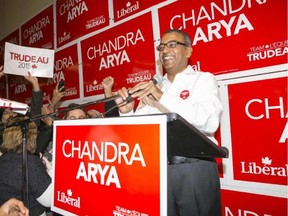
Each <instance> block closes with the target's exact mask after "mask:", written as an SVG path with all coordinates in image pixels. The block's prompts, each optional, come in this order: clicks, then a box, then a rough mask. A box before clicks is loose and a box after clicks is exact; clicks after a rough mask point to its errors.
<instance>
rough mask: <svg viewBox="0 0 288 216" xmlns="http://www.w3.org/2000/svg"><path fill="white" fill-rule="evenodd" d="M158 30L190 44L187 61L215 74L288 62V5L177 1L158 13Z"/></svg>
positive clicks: (264, 0)
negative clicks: (182, 35) (183, 36)
mask: <svg viewBox="0 0 288 216" xmlns="http://www.w3.org/2000/svg"><path fill="white" fill-rule="evenodd" d="M159 23H160V31H161V33H163V32H164V31H166V30H168V29H171V28H177V29H182V30H184V31H186V32H187V33H188V34H189V35H190V37H191V40H192V46H193V49H194V51H193V54H192V57H191V62H193V63H192V64H194V62H200V64H201V69H202V70H203V71H210V72H212V73H214V74H222V73H229V72H233V71H241V70H248V69H254V68H260V67H266V66H271V65H278V64H284V63H287V53H288V47H287V1H286V0H279V1H267V0H257V1H242V0H236V1H223V0H216V1H208V0H204V1H203V0H196V1H195V0H193V1H192V0H181V1H176V2H175V3H172V4H170V5H168V6H166V7H163V8H160V9H159Z"/></svg>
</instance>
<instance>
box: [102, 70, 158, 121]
mask: <svg viewBox="0 0 288 216" xmlns="http://www.w3.org/2000/svg"><path fill="white" fill-rule="evenodd" d="M150 81H151V82H153V83H154V84H155V85H156V84H161V83H162V82H163V76H162V75H160V74H155V75H154V76H153V79H152V80H150ZM139 91H141V90H139ZM136 92H138V91H136ZM134 93H135V92H134ZM131 95H132V94H129V96H128V97H127V98H126V100H125V101H123V102H121V103H120V104H116V105H115V106H113V107H111V108H110V109H109V110H107V111H106V112H104V113H101V115H102V116H104V115H105V114H107V113H109V112H110V111H112V110H114V109H115V108H118V107H119V106H121V105H124V104H128V103H130V102H132V101H133V100H134V98H133V97H132V96H131ZM119 97H120V96H119V95H115V96H112V97H109V98H106V99H107V100H106V101H111V100H114V99H117V98H119ZM106 101H105V102H106Z"/></svg>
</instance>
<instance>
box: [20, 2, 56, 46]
mask: <svg viewBox="0 0 288 216" xmlns="http://www.w3.org/2000/svg"><path fill="white" fill-rule="evenodd" d="M53 26H54V20H53V5H51V6H49V7H47V8H46V9H45V10H43V11H42V12H40V13H39V14H37V15H36V16H34V17H33V18H32V19H31V20H29V21H28V22H26V23H25V24H23V25H22V26H21V45H22V46H28V47H38V48H45V49H54V27H53Z"/></svg>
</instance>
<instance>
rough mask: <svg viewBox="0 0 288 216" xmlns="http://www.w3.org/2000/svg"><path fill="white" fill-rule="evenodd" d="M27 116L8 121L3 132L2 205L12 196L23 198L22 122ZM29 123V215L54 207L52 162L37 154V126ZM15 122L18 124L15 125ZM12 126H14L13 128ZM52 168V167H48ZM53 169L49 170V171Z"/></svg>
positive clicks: (0, 147)
mask: <svg viewBox="0 0 288 216" xmlns="http://www.w3.org/2000/svg"><path fill="white" fill-rule="evenodd" d="M27 119H28V118H27V117H26V116H25V117H15V118H12V119H9V120H8V124H7V125H9V126H8V127H7V128H6V129H5V130H4V132H3V143H2V145H1V146H0V151H1V152H2V156H1V157H0V191H1V193H0V205H2V204H3V203H5V202H6V201H7V200H9V199H11V198H16V199H19V200H21V198H22V194H23V191H22V186H23V185H22V168H23V167H22V162H23V157H22V154H23V144H22V143H23V131H22V126H21V125H22V123H24V122H25V121H26V120H27ZM25 124H26V128H27V129H26V133H27V135H26V142H25V143H26V149H27V172H28V179H27V181H28V203H27V207H28V208H29V212H30V215H32V216H33V215H37V216H39V215H45V214H46V212H45V211H46V208H47V207H51V203H52V185H51V177H50V175H49V174H51V171H52V170H51V164H49V162H48V161H47V160H46V159H45V164H46V166H45V165H44V163H43V161H42V160H41V159H40V158H39V157H37V156H36V155H34V153H35V151H36V147H37V144H36V138H37V133H38V132H37V126H36V124H35V123H34V122H29V121H27V122H25ZM12 125H16V126H12ZM10 126H11V127H10ZM48 168H49V170H48ZM48 172H50V173H48Z"/></svg>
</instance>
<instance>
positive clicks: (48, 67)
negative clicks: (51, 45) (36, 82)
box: [4, 42, 54, 78]
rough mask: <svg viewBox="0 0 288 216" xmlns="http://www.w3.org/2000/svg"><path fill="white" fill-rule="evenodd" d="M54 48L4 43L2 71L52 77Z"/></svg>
mask: <svg viewBox="0 0 288 216" xmlns="http://www.w3.org/2000/svg"><path fill="white" fill-rule="evenodd" d="M53 67H54V50H49V49H41V48H31V47H25V46H19V45H15V44H11V43H8V42H6V43H5V54H4V73H6V74H15V75H28V72H30V73H31V75H32V76H36V77H48V78H49V77H53Z"/></svg>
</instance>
